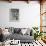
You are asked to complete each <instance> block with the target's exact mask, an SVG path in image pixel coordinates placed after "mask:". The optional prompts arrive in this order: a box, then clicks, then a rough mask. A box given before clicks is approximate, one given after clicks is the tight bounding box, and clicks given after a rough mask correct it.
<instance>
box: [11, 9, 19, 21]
mask: <svg viewBox="0 0 46 46" xmlns="http://www.w3.org/2000/svg"><path fill="white" fill-rule="evenodd" d="M18 20H19V9H10V21H18Z"/></svg>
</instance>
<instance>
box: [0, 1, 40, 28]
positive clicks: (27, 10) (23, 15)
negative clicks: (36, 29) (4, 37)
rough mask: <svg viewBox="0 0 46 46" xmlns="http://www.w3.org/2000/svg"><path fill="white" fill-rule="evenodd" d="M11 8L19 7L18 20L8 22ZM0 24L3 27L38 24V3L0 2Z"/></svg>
mask: <svg viewBox="0 0 46 46" xmlns="http://www.w3.org/2000/svg"><path fill="white" fill-rule="evenodd" d="M11 8H14V9H16V8H18V9H19V21H15V22H10V21H9V15H10V9H11ZM0 26H3V27H6V26H7V27H11V26H12V27H22V28H23V27H30V28H31V27H32V26H40V4H39V3H38V2H37V1H35V2H32V1H31V2H30V3H29V4H27V3H26V2H17V1H16V2H12V3H8V2H0Z"/></svg>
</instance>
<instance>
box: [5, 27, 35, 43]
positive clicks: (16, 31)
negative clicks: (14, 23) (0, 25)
mask: <svg viewBox="0 0 46 46" xmlns="http://www.w3.org/2000/svg"><path fill="white" fill-rule="evenodd" d="M21 29H26V28H13V27H10V28H9V32H10V33H11V34H10V35H9V36H6V37H5V39H9V38H10V40H13V39H15V40H20V42H21V43H30V42H33V40H34V37H33V36H32V31H31V30H30V34H31V35H28V34H29V33H26V34H24V35H23V34H22V33H21Z"/></svg>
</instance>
